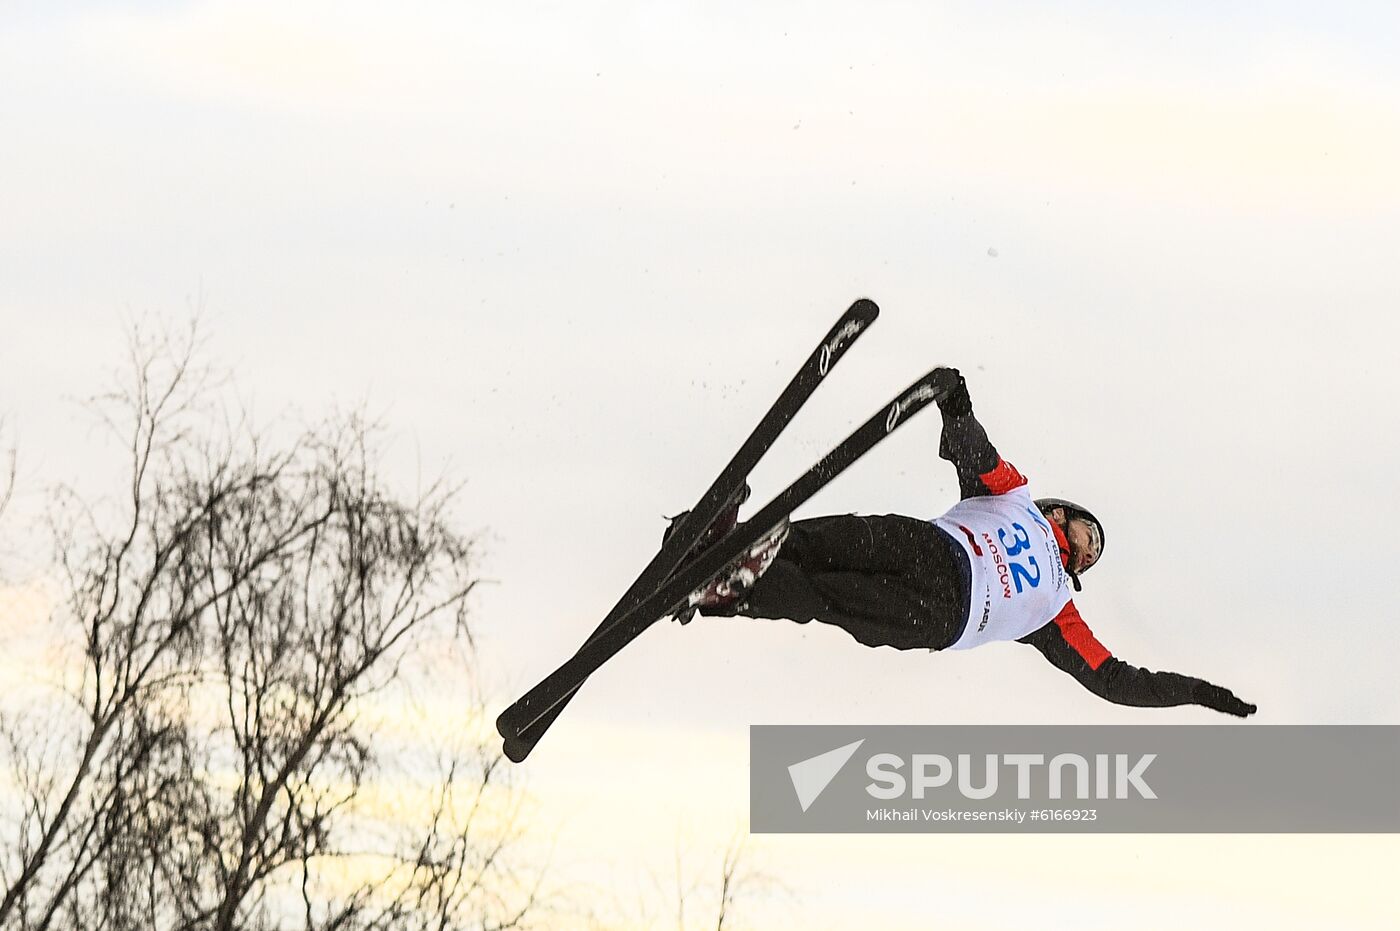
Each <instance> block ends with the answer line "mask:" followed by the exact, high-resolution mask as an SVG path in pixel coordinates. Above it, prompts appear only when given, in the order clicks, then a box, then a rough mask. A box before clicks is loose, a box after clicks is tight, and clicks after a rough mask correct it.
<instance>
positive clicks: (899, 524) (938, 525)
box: [673, 369, 1256, 717]
mask: <svg viewBox="0 0 1400 931" xmlns="http://www.w3.org/2000/svg"><path fill="white" fill-rule="evenodd" d="M940 374H942V377H943V379H944V385H943V387H944V388H946V389H947V394H946V395H945V396H944V397H943V398H942V400H940V401H939V405H938V406H939V409H940V410H941V412H942V414H943V434H942V437H941V442H940V446H939V455H940V456H941V457H942V458H944V459H947V460H949V461H951V462H952V463H953V465H954V467H955V468H956V470H957V475H958V484H959V487H960V490H961V494H962V500H961V501H960V502H959V503H958V504H957V505H955V506H954V507H953V508H952V509H951V510H949V511H948V512H947V513H946V514H944V515H943V516H942V517H939V518H936V519H934V520H932V521H927V520H920V519H917V518H913V517H905V516H900V515H884V516H857V515H854V514H847V515H840V516H831V517H817V518H812V519H808V520H799V521H793V522H791V523H788V522H784V523H783V524H781V525H780V526H779V527H777V528H775V529H774V530H773V532H771V533H768V534H766V535H765V536H764V537H763V538H762V539H760V540H759V541H758V542H757V544H755V545H754V546H753V547H752V548H751V549H749V550H748V551H747V553H746V554H745V555H744V558H743V559H741V560H740V561H739V562H738V563H737V564H736V565H734V566H733V567H732V569H731V570H730V571H728V572H726V573H724V574H722V575H720V576H719V577H718V578H716V579H715V580H714V581H712V582H711V583H710V584H709V585H707V586H705V587H704V588H702V589H700V590H699V591H697V592H696V593H695V594H693V595H692V596H691V599H690V604H691V606H692V607H693V608H695V609H697V610H698V611H699V613H700V614H703V615H717V616H733V615H743V616H745V617H757V618H784V619H789V620H793V621H797V622H798V623H807V622H808V621H811V620H818V621H822V622H824V623H827V624H834V625H836V626H838V627H841V628H842V629H844V630H845V631H847V632H848V633H849V634H850V635H851V636H852V637H854V638H855V639H856V640H858V641H860V642H861V643H863V644H866V645H867V646H892V647H895V648H896V649H901V650H912V649H926V650H948V649H952V650H962V649H968V648H971V647H975V646H979V645H981V644H983V643H988V642H990V641H994V640H1015V641H1017V642H1020V643H1028V644H1030V645H1032V646H1034V647H1035V648H1036V649H1038V650H1039V651H1040V652H1041V653H1042V654H1044V655H1045V658H1046V659H1048V660H1049V661H1050V662H1051V663H1053V664H1055V666H1057V667H1059V668H1060V669H1062V670H1064V671H1065V672H1067V673H1069V674H1070V675H1072V676H1073V677H1074V678H1075V679H1076V680H1078V681H1079V683H1080V684H1081V685H1083V686H1084V687H1085V688H1087V689H1089V690H1090V691H1091V692H1093V693H1094V694H1096V695H1099V696H1101V697H1102V698H1105V699H1107V700H1108V701H1111V702H1116V703H1118V704H1121V705H1139V706H1153V707H1162V706H1169V705H1188V704H1195V705H1203V706H1205V707H1207V708H1212V709H1214V710H1216V711H1221V712H1224V713H1226V714H1232V715H1237V716H1239V717H1244V716H1246V715H1250V714H1253V713H1254V712H1255V710H1256V707H1255V706H1254V705H1251V704H1249V703H1247V702H1245V701H1242V700H1241V699H1239V698H1237V697H1236V696H1235V695H1234V693H1232V692H1231V691H1230V690H1229V689H1226V688H1223V687H1221V686H1218V685H1212V684H1211V683H1209V682H1206V681H1205V680H1203V679H1196V678H1193V677H1191V676H1184V675H1179V674H1177V673H1174V672H1153V671H1151V670H1148V669H1141V668H1139V667H1137V666H1130V665H1128V664H1127V663H1125V662H1123V661H1121V660H1119V659H1117V658H1115V657H1114V656H1113V655H1112V654H1111V653H1110V652H1109V651H1108V650H1107V649H1106V648H1105V647H1104V646H1103V645H1102V644H1100V643H1099V641H1098V640H1097V639H1096V638H1095V637H1094V634H1093V633H1092V632H1091V631H1090V630H1089V628H1088V626H1087V625H1086V624H1085V623H1084V621H1083V619H1082V618H1081V617H1080V616H1079V611H1078V609H1077V608H1075V605H1074V602H1073V601H1072V600H1071V597H1070V590H1069V586H1070V584H1073V586H1074V589H1075V591H1078V590H1079V587H1080V586H1079V576H1080V575H1081V574H1082V573H1084V572H1086V571H1087V570H1088V569H1090V568H1091V567H1093V566H1094V564H1095V563H1097V562H1098V560H1099V557H1100V555H1101V554H1102V552H1103V543H1104V531H1103V525H1102V524H1101V523H1100V522H1099V520H1098V518H1096V517H1095V516H1094V515H1093V514H1092V513H1090V512H1089V511H1088V510H1087V509H1085V508H1083V507H1080V506H1079V505H1077V504H1074V503H1073V502H1070V501H1066V500H1062V499H1058V498H1040V499H1032V498H1031V495H1030V492H1029V491H1028V490H1027V483H1026V479H1025V478H1024V477H1023V476H1022V475H1021V473H1020V472H1018V471H1017V470H1016V468H1015V466H1013V465H1011V464H1010V463H1009V462H1007V461H1006V460H1004V459H1002V458H1001V456H1000V455H999V454H998V453H997V450H996V448H995V447H994V446H993V445H992V443H991V442H990V440H988V438H987V433H986V431H985V430H984V429H983V427H982V425H981V424H980V423H979V422H978V421H977V418H976V417H975V416H974V415H973V413H972V402H971V399H970V397H969V396H968V392H967V385H966V382H965V381H964V380H963V377H962V376H961V375H960V374H959V373H958V372H957V370H955V369H944V370H941V373H940ZM740 503H742V496H740V498H739V500H737V501H736V502H735V503H733V504H731V506H730V508H729V509H728V511H727V512H726V513H725V514H724V515H723V517H722V518H721V521H720V522H719V523H717V524H716V526H715V527H714V528H712V530H711V532H710V533H709V534H707V535H706V538H705V539H704V540H702V542H701V546H702V547H703V546H704V545H707V544H709V543H712V542H713V540H714V539H716V538H718V537H719V536H721V535H722V534H723V533H724V532H725V531H726V530H727V529H728V528H730V527H733V526H734V523H735V521H736V520H737V514H738V506H739V504H740ZM677 520H679V518H677ZM673 526H674V524H673ZM690 616H691V612H690V611H686V612H683V613H682V614H680V615H678V617H679V618H680V619H681V620H682V621H683V622H684V621H687V620H689V618H690Z"/></svg>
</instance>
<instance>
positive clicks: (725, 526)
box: [661, 482, 749, 563]
mask: <svg viewBox="0 0 1400 931" xmlns="http://www.w3.org/2000/svg"><path fill="white" fill-rule="evenodd" d="M747 500H749V485H748V483H747V482H745V483H744V484H743V485H742V486H740V488H739V490H738V491H736V492H734V496H733V497H732V498H730V499H729V502H728V503H727V504H725V506H724V510H722V511H720V512H719V516H718V517H716V518H715V522H714V523H713V524H711V525H710V526H708V527H706V528H705V532H704V533H703V534H702V535H701V536H700V539H698V540H696V541H695V545H694V546H692V547H691V548H690V552H688V553H686V554H685V559H684V560H683V561H682V562H683V563H687V562H690V561H691V560H692V559H694V558H695V557H696V556H699V555H700V554H701V553H703V552H705V550H707V549H709V548H710V547H712V546H714V545H715V544H716V543H717V542H719V541H720V540H721V539H722V538H723V537H724V535H725V534H727V533H729V531H731V530H733V529H734V528H735V527H736V526H737V525H738V523H739V506H740V505H742V504H743V503H744V502H745V501H747ZM689 513H690V512H689V511H681V512H680V513H679V514H677V515H676V516H675V517H672V518H671V522H670V523H669V524H667V525H666V531H665V533H663V534H662V535H661V542H662V543H663V544H664V543H665V542H666V541H667V540H669V539H671V534H673V533H675V531H676V528H677V527H678V526H680V522H681V521H682V520H684V519H685V517H686V515H687V514H689Z"/></svg>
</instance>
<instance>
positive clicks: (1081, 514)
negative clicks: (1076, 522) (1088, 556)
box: [1035, 498, 1104, 591]
mask: <svg viewBox="0 0 1400 931" xmlns="http://www.w3.org/2000/svg"><path fill="white" fill-rule="evenodd" d="M1035 506H1036V507H1038V508H1040V513H1042V514H1044V515H1045V516H1046V517H1049V516H1050V512H1051V511H1053V510H1055V508H1064V509H1065V520H1066V521H1068V520H1069V519H1070V518H1074V517H1077V518H1079V519H1080V520H1082V521H1084V522H1086V523H1088V524H1090V525H1091V526H1092V527H1093V528H1094V531H1095V532H1096V533H1097V534H1098V536H1099V559H1102V558H1103V540H1104V532H1103V523H1102V522H1101V521H1100V520H1099V519H1098V518H1097V517H1095V516H1094V515H1093V514H1092V513H1091V512H1090V511H1089V509H1088V508H1085V507H1082V506H1080V505H1078V504H1075V503H1074V502H1073V501H1066V500H1065V499H1064V498H1036V499H1035ZM1094 564H1095V565H1097V564H1098V559H1096V560H1094ZM1070 565H1074V558H1073V554H1071V556H1070ZM1092 568H1093V566H1090V567H1089V569H1092ZM1067 571H1068V572H1069V577H1070V581H1072V582H1073V583H1074V590H1075V591H1082V588H1081V587H1080V585H1079V576H1078V575H1076V574H1075V572H1074V570H1073V569H1070V570H1067ZM1084 571H1085V572H1087V571H1089V570H1088V569H1086V570H1084Z"/></svg>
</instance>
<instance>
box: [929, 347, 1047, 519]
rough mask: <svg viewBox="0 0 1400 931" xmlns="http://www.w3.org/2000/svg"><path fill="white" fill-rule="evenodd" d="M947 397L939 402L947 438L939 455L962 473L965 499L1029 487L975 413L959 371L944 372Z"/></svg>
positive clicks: (960, 477)
mask: <svg viewBox="0 0 1400 931" xmlns="http://www.w3.org/2000/svg"><path fill="white" fill-rule="evenodd" d="M939 373H940V375H941V376H942V378H943V381H944V387H946V388H947V389H948V391H949V394H948V396H947V397H945V398H944V399H943V400H942V401H940V402H938V409H939V411H940V412H941V413H942V414H943V435H942V437H941V438H940V440H939V444H938V455H939V456H940V457H941V458H943V459H947V460H948V461H949V462H951V463H952V464H953V467H954V468H955V469H957V472H958V489H959V491H960V492H961V495H962V497H963V498H976V497H979V496H982V495H1002V494H1006V493H1007V492H1008V491H1011V490H1012V489H1015V488H1020V487H1021V486H1022V485H1024V484H1026V480H1025V478H1024V477H1022V475H1021V473H1020V472H1017V471H1016V467H1015V466H1013V465H1012V464H1011V463H1009V462H1007V461H1006V460H1004V459H1002V458H1001V455H1000V454H999V453H998V452H997V450H996V447H995V446H993V445H992V441H991V440H989V439H987V431H986V430H985V429H984V428H983V427H982V424H981V423H979V422H978V420H977V417H976V416H975V415H974V414H973V413H972V399H971V398H970V397H969V396H968V393H967V383H966V382H965V381H964V380H963V377H962V375H961V373H959V372H958V370H957V369H940V370H939Z"/></svg>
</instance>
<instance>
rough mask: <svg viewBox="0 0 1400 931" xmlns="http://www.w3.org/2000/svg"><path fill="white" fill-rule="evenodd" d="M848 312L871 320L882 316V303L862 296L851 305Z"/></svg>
mask: <svg viewBox="0 0 1400 931" xmlns="http://www.w3.org/2000/svg"><path fill="white" fill-rule="evenodd" d="M846 313H848V314H851V315H852V316H856V317H862V318H864V319H865V320H867V321H870V320H874V319H875V318H876V317H878V316H880V305H878V304H876V303H875V302H874V301H872V300H871V299H870V298H868V297H861V298H857V299H856V302H855V303H854V304H852V305H851V307H850V309H849V310H847V311H846Z"/></svg>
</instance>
